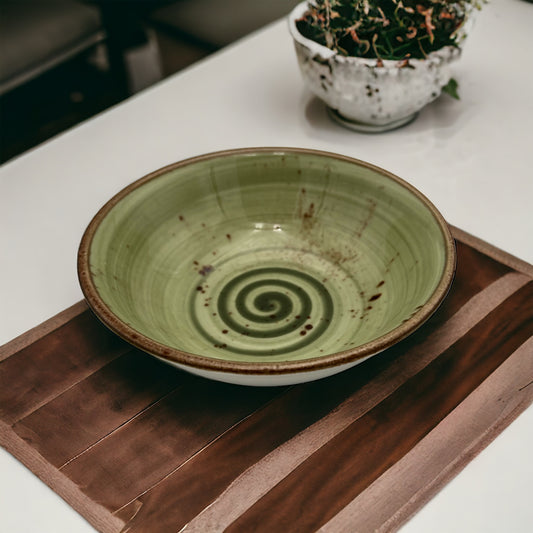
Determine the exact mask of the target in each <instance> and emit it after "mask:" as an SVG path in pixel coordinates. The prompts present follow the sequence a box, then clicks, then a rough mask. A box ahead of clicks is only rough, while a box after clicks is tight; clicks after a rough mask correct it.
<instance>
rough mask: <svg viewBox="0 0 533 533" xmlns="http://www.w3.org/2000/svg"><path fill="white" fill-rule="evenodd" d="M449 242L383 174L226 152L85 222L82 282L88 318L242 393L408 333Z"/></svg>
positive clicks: (435, 299)
mask: <svg viewBox="0 0 533 533" xmlns="http://www.w3.org/2000/svg"><path fill="white" fill-rule="evenodd" d="M454 270H455V246H454V241H453V238H452V236H451V234H450V232H449V229H448V227H447V225H446V223H445V221H444V220H443V218H442V216H441V215H440V214H439V212H438V211H437V210H436V208H435V207H434V206H433V205H432V204H431V203H430V202H429V200H427V199H426V198H425V197H424V196H423V195H422V194H421V193H420V192H418V191H417V190H416V189H415V188H414V187H412V186H411V185H409V184H408V183H406V182H405V181H403V180H401V179H400V178H398V177H396V176H394V175H393V174H391V173H389V172H387V171H385V170H382V169H380V168H377V167H375V166H372V165H370V164H367V163H364V162H362V161H358V160H355V159H351V158H348V157H345V156H341V155H337V154H331V153H327V152H319V151H314V150H305V149H293V148H250V149H239V150H229V151H225V152H217V153H213V154H207V155H203V156H199V157H196V158H192V159H188V160H185V161H182V162H179V163H176V164H174V165H170V166H168V167H165V168H163V169H161V170H158V171H156V172H154V173H152V174H150V175H148V176H145V177H144V178H141V179H140V180H138V181H136V182H134V183H133V184H131V185H130V186H128V187H126V188H125V189H124V190H122V191H121V192H119V193H118V194H117V195H116V196H115V197H113V198H112V199H111V200H110V201H109V202H108V203H107V204H106V205H105V206H104V207H102V209H101V210H100V211H99V212H98V213H97V214H96V216H95V217H94V219H93V220H92V221H91V223H90V224H89V226H88V228H87V230H86V232H85V234H84V236H83V238H82V241H81V244H80V248H79V253H78V276H79V280H80V285H81V288H82V290H83V293H84V295H85V297H86V299H87V302H88V304H89V306H90V307H91V308H92V310H93V311H94V312H95V314H96V315H97V316H98V317H99V318H100V319H101V320H102V322H103V323H104V324H105V325H107V326H108V327H109V328H110V329H112V330H113V331H114V332H116V333H117V334H118V335H120V336H121V337H122V338H124V339H125V340H127V341H128V342H130V343H131V344H133V345H135V346H137V347H138V348H140V349H142V350H144V351H146V352H147V353H149V354H152V355H154V356H156V357H158V358H160V359H162V360H164V361H166V362H167V363H170V364H172V365H174V366H176V367H178V368H181V369H183V370H186V371H189V372H192V373H195V374H198V375H201V376H204V377H208V378H211V379H215V380H220V381H226V382H230V383H237V384H245V385H265V386H271V385H286V384H292V383H300V382H305V381H310V380H314V379H319V378H322V377H326V376H328V375H332V374H335V373H337V372H340V371H342V370H344V369H347V368H349V367H351V366H354V365H355V364H357V363H360V362H361V361H363V360H364V359H366V358H368V357H370V356H372V355H374V354H377V353H379V352H380V351H382V350H384V349H385V348H388V347H390V346H391V345H393V344H395V343H396V342H398V341H399V340H401V339H402V338H404V337H405V336H407V335H408V334H410V333H411V332H413V331H414V330H415V329H416V328H418V327H419V326H420V325H421V324H422V323H423V322H424V321H425V320H427V318H428V317H429V316H430V315H431V314H432V313H433V312H434V311H435V310H436V308H437V307H438V306H439V304H440V303H441V301H442V300H443V299H444V297H445V296H446V293H447V291H448V288H449V286H450V284H451V282H452V279H453V274H454Z"/></svg>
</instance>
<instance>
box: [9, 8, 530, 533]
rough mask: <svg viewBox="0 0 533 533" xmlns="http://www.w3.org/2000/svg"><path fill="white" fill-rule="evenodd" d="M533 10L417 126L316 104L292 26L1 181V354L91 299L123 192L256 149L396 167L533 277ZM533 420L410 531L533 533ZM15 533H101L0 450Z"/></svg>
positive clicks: (481, 53)
mask: <svg viewBox="0 0 533 533" xmlns="http://www.w3.org/2000/svg"><path fill="white" fill-rule="evenodd" d="M532 24H533V4H530V3H527V2H525V1H523V0H493V2H492V3H491V4H489V5H488V6H486V7H485V9H484V10H483V11H482V12H481V13H480V14H479V16H478V19H477V22H476V25H475V26H474V28H473V31H472V33H471V35H470V37H469V40H468V42H467V45H466V48H465V52H464V55H463V57H462V59H461V61H460V62H459V63H458V64H457V65H456V66H455V67H454V76H455V77H456V78H457V79H458V81H459V83H460V87H459V90H460V95H461V100H460V101H459V102H457V101H455V100H453V99H451V98H450V97H448V96H446V95H444V96H442V97H441V98H440V99H438V100H437V101H436V102H434V103H433V104H431V105H430V106H428V107H427V108H425V109H424V110H423V112H422V113H421V114H420V116H419V117H418V119H417V120H416V121H415V122H414V123H412V124H410V125H409V126H407V127H405V128H403V129H400V130H397V131H394V132H390V133H386V134H381V135H365V134H358V133H354V132H351V131H349V130H346V129H343V128H342V127H341V126H339V125H337V124H335V123H333V122H331V121H330V120H329V118H328V117H327V115H326V112H325V110H324V107H323V106H322V105H321V104H320V103H319V102H318V101H317V100H315V99H314V98H313V97H312V96H311V95H310V94H309V93H308V92H307V90H306V89H305V88H304V85H303V83H302V80H301V77H300V74H299V71H298V69H297V63H296V57H295V54H294V51H293V48H292V43H291V40H290V38H289V35H288V30H287V24H286V22H285V21H281V22H278V23H275V24H274V25H272V26H270V27H268V28H266V29H265V30H262V31H260V32H258V33H256V34H254V35H252V36H250V37H248V38H246V39H244V40H242V41H240V42H239V43H237V44H235V45H233V46H231V47H229V48H227V49H225V50H223V51H222V52H220V53H217V54H215V55H213V56H211V57H210V58H208V59H207V60H204V61H202V62H200V63H198V64H196V65H194V66H193V67H192V68H189V69H187V70H186V71H183V72H181V73H178V74H177V75H175V76H173V77H171V78H169V79H167V80H165V81H163V82H161V83H160V84H158V85H157V86H154V87H152V88H150V89H148V90H146V91H144V92H142V93H140V94H139V95H137V96H135V97H133V98H130V99H129V100H128V101H126V102H125V103H123V104H121V105H119V106H117V107H115V108H113V109H111V110H109V111H108V112H105V113H103V114H102V115H100V116H97V117H96V118H93V119H91V120H89V121H87V122H85V123H84V124H82V125H80V126H78V127H76V128H74V129H72V130H70V131H69V132H67V133H65V134H63V135H60V136H58V137H57V138H55V139H53V140H52V141H50V142H47V143H45V144H44V145H42V146H40V147H38V148H37V149H35V150H32V151H30V152H28V153H26V154H24V155H22V156H21V157H19V158H17V159H15V160H13V161H11V162H9V163H8V164H6V165H4V166H3V167H1V168H0V250H1V254H2V255H1V256H0V345H1V344H3V343H5V342H7V341H9V340H11V339H12V338H14V337H15V336H17V335H19V334H21V333H23V332H25V331H26V330H28V329H29V328H31V327H33V326H35V325H37V324H39V323H41V322H42V321H44V320H46V319H47V318H49V317H51V316H52V315H54V314H56V313H58V312H59V311H61V310H63V309H65V308H66V307H68V306H70V305H72V304H73V303H75V302H77V301H79V300H81V299H82V293H81V291H80V289H79V285H78V281H77V277H76V251H77V247H78V244H79V240H80V238H81V235H82V233H83V231H84V229H85V227H86V225H87V224H88V223H89V220H90V219H91V217H92V215H93V214H94V213H95V212H96V211H97V210H98V208H99V207H100V206H101V205H102V204H103V203H104V202H105V201H106V200H107V199H108V198H109V197H110V196H111V195H113V194H114V193H115V192H117V191H118V190H120V189H121V188H123V187H124V186H125V185H126V184H128V183H130V182H131V181H133V180H134V179H136V178H139V177H141V176H143V175H144V174H146V173H148V172H149V171H152V170H154V169H156V168H159V167H161V166H163V165H166V164H168V163H171V162H174V161H177V160H181V159H183V158H186V157H189V156H193V155H198V154H201V153H206V152H210V151H214V150H220V149H226V148H236V147H243V146H298V147H306V148H318V149H324V150H329V151H334V152H338V153H342V154H346V155H350V156H353V157H357V158H360V159H364V160H367V161H369V162H371V163H374V164H377V165H379V166H382V167H384V168H386V169H388V170H390V171H392V172H394V173H396V174H398V175H399V176H401V177H403V178H404V179H406V180H408V181H410V182H411V183H412V184H413V185H414V186H415V187H417V188H419V189H420V190H421V191H422V192H423V193H425V194H426V195H427V196H428V197H429V198H430V199H431V200H432V201H433V202H434V203H435V204H436V206H437V207H438V208H439V209H440V211H441V212H442V213H443V214H444V216H445V217H446V218H447V220H448V221H449V222H450V223H452V224H454V225H456V226H459V227H461V228H462V229H464V230H466V231H468V232H470V233H472V234H474V235H476V236H478V237H481V238H482V239H485V240H487V241H489V242H491V243H492V244H494V245H496V246H498V247H500V248H502V249H504V250H506V251H507V252H510V253H512V254H514V255H516V256H518V257H520V258H521V259H524V260H526V261H528V262H530V263H533V214H532V208H531V206H532V201H533V170H532V162H533V60H532V58H531V51H532V50H533V48H532V47H533V41H532V37H533V31H532V29H531V28H532ZM531 450H533V408H531V407H530V408H529V409H528V410H527V411H526V412H525V413H523V414H522V415H521V416H520V417H519V418H518V419H517V420H516V421H515V422H514V423H513V424H511V426H510V427H509V428H507V429H506V430H505V431H504V432H503V433H502V434H501V435H500V436H499V437H497V438H496V440H495V441H494V442H493V443H492V444H491V445H490V446H489V447H488V448H487V449H486V450H484V451H483V452H482V453H481V454H480V455H479V456H478V457H477V458H476V459H475V460H474V461H472V462H471V463H470V464H469V465H468V466H467V467H466V469H465V470H463V471H462V472H461V473H460V474H459V476H458V477H456V478H455V479H454V480H453V481H452V482H451V483H449V484H448V485H447V486H446V487H445V488H444V489H443V490H442V491H441V492H440V493H439V494H438V495H437V496H436V497H435V498H434V499H433V500H432V501H431V502H430V503H429V504H428V505H426V506H425V507H424V508H423V509H422V511H420V512H419V513H418V514H417V515H416V516H415V517H414V518H413V519H411V520H410V521H409V522H408V523H407V524H406V525H405V526H404V527H403V529H402V531H404V532H405V533H417V532H423V533H427V532H429V531H431V532H432V533H437V532H442V533H449V532H450V531H455V532H463V531H464V532H469V533H473V532H484V533H486V532H491V531H494V532H503V531H505V532H514V533H518V532H524V533H526V532H527V533H530V532H531V531H532V527H533V526H532V524H533V501H532V496H531V479H533V461H531ZM0 531H5V532H10V533H19V532H37V531H38V532H40V533H52V532H53V533H63V532H69V533H73V532H76V533H77V532H80V533H82V532H89V531H93V529H92V528H91V526H90V525H89V524H88V523H87V522H85V521H84V519H83V518H81V517H80V516H79V515H78V514H77V513H76V512H75V511H73V510H72V509H71V508H70V507H69V506H68V505H67V504H65V503H64V502H63V501H62V500H61V499H60V498H59V497H58V496H56V495H55V494H54V493H53V492H52V491H51V490H50V489H48V488H47V487H46V486H45V485H44V484H43V483H41V482H40V481H39V480H38V479H37V478H36V477H35V476H34V475H33V474H32V473H30V472H29V471H28V470H26V469H25V467H23V466H22V465H21V464H20V463H18V462H17V461H16V460H15V459H13V458H12V457H11V456H10V455H9V454H7V453H6V452H5V451H4V450H3V449H2V450H0Z"/></svg>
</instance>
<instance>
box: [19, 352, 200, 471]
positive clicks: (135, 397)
mask: <svg viewBox="0 0 533 533" xmlns="http://www.w3.org/2000/svg"><path fill="white" fill-rule="evenodd" d="M188 380H189V375H188V374H185V373H184V372H180V371H178V370H176V369H174V368H172V367H171V366H170V365H167V364H164V363H161V362H159V361H157V360H156V359H155V358H153V357H149V356H147V355H146V354H145V353H142V352H140V351H138V350H131V351H130V352H127V353H126V354H124V355H122V356H121V357H119V358H118V359H115V360H113V361H112V362H111V363H109V364H107V365H106V366H104V367H103V368H101V369H100V370H98V371H96V372H94V373H93V374H91V375H90V376H89V377H87V378H85V379H84V380H82V381H81V382H79V383H77V384H76V385H75V386H73V387H71V388H69V389H68V390H67V391H65V392H64V393H62V394H60V395H59V396H58V397H56V398H54V399H53V400H52V401H50V402H48V403H47V404H46V405H44V406H43V407H41V408H39V409H37V410H36V411H34V412H33V413H31V414H30V415H28V416H27V417H25V418H23V419H22V420H20V421H19V422H18V423H16V424H15V425H14V430H15V432H16V433H17V434H18V435H19V436H20V437H21V438H23V439H24V440H25V441H26V442H29V443H31V444H32V446H33V447H34V448H35V449H36V450H38V451H39V453H40V454H41V455H42V456H43V457H45V458H46V459H47V460H48V461H50V463H52V464H53V465H55V466H57V467H61V466H62V465H63V464H65V463H66V462H67V461H69V460H71V459H72V458H74V457H75V456H76V455H78V454H80V453H82V452H83V451H84V450H86V449H87V448H89V447H90V446H91V445H93V444H94V443H96V442H97V441H98V440H100V439H102V438H104V437H105V436H106V435H108V434H109V433H111V432H112V431H114V430H115V429H116V428H118V427H119V426H121V425H122V424H124V423H126V422H127V421H128V420H130V419H131V418H133V417H134V416H135V415H137V414H138V413H139V412H141V411H142V410H144V409H146V408H148V407H149V406H150V405H151V404H153V403H155V402H157V401H158V400H160V399H161V398H163V397H164V396H165V395H167V394H168V393H169V392H170V391H172V390H174V389H176V387H178V386H180V385H181V384H183V383H185V382H187V381H188Z"/></svg>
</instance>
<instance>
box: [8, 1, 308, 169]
mask: <svg viewBox="0 0 533 533" xmlns="http://www.w3.org/2000/svg"><path fill="white" fill-rule="evenodd" d="M297 1H298V0H268V1H264V0H226V1H221V0H0V50H1V53H0V163H3V162H5V161H7V160H9V159H10V158H12V157H14V156H16V155H18V154H20V153H22V152H24V151H26V150H28V149H30V148H32V147H34V146H36V145H38V144H40V143H42V142H43V141H45V140H47V139H49V138H50V137H52V136H54V135H56V134H58V133H60V132H62V131H64V130H65V129H68V128H70V127H72V126H74V125H75V124H77V123H79V122H81V121H83V120H85V119H87V118H89V117H91V116H93V115H95V114H97V113H99V112H100V111H103V110H104V109H106V108H108V107H110V106H112V105H114V104H116V103H118V102H120V101H121V100H123V99H125V98H127V97H128V96H130V95H132V94H134V93H136V92H138V91H140V90H142V89H144V88H146V87H148V86H150V85H152V84H154V83H156V82H157V81H159V80H160V79H162V78H164V77H167V76H169V75H171V74H174V73H175V72H177V71H179V70H181V69H182V68H184V67H186V66H188V65H190V64H191V63H194V62H196V61H198V60H199V59H201V58H203V57H205V56H206V55H208V54H210V53H212V52H214V51H216V50H218V49H220V48H222V47H224V46H226V45H228V44H230V43H232V42H233V41H235V40H237V39H239V38H241V37H243V36H245V35H247V34H248V33H250V32H252V31H254V30H256V29H258V28H260V27H262V26H264V25H266V24H268V23H270V22H272V21H274V20H276V19H279V18H280V17H283V16H285V15H287V14H288V13H289V11H290V10H291V8H292V7H293V6H294V5H295V4H296V3H297Z"/></svg>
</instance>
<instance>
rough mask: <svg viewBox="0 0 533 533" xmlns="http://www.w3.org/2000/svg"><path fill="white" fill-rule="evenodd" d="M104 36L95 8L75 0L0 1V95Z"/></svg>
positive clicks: (101, 40)
mask: <svg viewBox="0 0 533 533" xmlns="http://www.w3.org/2000/svg"><path fill="white" fill-rule="evenodd" d="M104 39H105V32H104V28H103V25H102V22H101V17H100V13H99V11H98V9H97V8H95V7H93V6H89V5H85V4H82V3H80V2H77V1H75V0H54V1H47V2H28V1H24V0H18V1H17V0H7V1H6V0H2V2H0V49H1V50H2V53H1V54H0V95H1V94H4V93H6V92H8V91H10V90H12V89H15V88H16V87H18V86H20V85H22V84H23V83H26V82H28V81H30V80H32V79H34V78H36V77H37V76H39V75H41V74H43V73H44V72H46V71H48V70H50V69H51V68H53V67H56V66H57V65H59V64H61V63H63V62H65V61H67V60H69V59H71V58H72V57H74V56H76V55H78V54H80V53H81V52H84V51H85V50H88V49H89V48H91V47H93V46H95V45H96V44H98V43H101V42H103V41H104Z"/></svg>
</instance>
